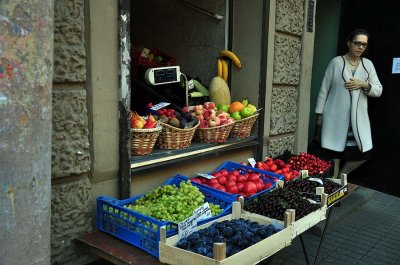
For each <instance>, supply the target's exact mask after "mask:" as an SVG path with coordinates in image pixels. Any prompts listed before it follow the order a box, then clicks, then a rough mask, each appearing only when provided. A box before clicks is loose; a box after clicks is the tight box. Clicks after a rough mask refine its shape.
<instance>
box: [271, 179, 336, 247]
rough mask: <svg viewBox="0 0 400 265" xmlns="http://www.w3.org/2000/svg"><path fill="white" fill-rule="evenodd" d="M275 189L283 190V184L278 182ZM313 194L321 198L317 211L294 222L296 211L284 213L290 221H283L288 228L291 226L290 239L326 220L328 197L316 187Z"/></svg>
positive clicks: (320, 188)
mask: <svg viewBox="0 0 400 265" xmlns="http://www.w3.org/2000/svg"><path fill="white" fill-rule="evenodd" d="M277 187H278V188H284V182H283V181H278V182H277ZM315 192H316V194H317V195H318V196H321V207H320V208H319V209H318V210H316V211H314V212H312V213H310V214H308V215H306V216H304V217H303V218H301V219H299V220H297V221H296V220H295V219H296V211H295V210H294V209H288V210H287V211H286V212H285V215H288V218H289V219H290V220H285V222H286V223H288V224H290V226H291V237H292V239H293V238H295V237H297V236H298V235H300V234H302V233H304V232H305V231H307V230H308V229H309V228H311V227H313V226H314V225H316V224H318V223H319V222H321V221H323V220H325V219H326V210H327V205H326V203H327V197H328V195H327V194H326V193H324V188H323V187H317V188H316V191H315ZM285 218H286V216H285ZM280 222H281V223H284V222H282V221H280ZM284 225H286V224H284Z"/></svg>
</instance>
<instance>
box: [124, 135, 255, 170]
mask: <svg viewBox="0 0 400 265" xmlns="http://www.w3.org/2000/svg"><path fill="white" fill-rule="evenodd" d="M257 145H259V143H258V141H257V137H256V136H255V135H251V136H250V137H247V138H241V139H228V141H226V142H225V143H222V144H206V143H199V142H193V143H192V145H191V146H189V147H187V148H184V149H180V150H162V149H154V150H153V152H152V153H151V154H148V155H145V156H131V159H130V161H131V172H132V173H137V172H143V171H147V170H149V169H154V168H161V167H162V166H167V165H170V164H173V163H176V162H179V161H186V160H191V159H193V158H194V157H195V156H196V157H198V156H200V157H206V156H211V155H216V154H219V153H223V152H227V151H230V150H234V149H240V148H245V147H254V146H257Z"/></svg>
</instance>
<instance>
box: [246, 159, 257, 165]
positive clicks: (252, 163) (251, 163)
mask: <svg viewBox="0 0 400 265" xmlns="http://www.w3.org/2000/svg"><path fill="white" fill-rule="evenodd" d="M247 161H249V163H250V165H251V166H252V167H255V166H256V160H255V159H254V158H252V157H251V158H249V159H247Z"/></svg>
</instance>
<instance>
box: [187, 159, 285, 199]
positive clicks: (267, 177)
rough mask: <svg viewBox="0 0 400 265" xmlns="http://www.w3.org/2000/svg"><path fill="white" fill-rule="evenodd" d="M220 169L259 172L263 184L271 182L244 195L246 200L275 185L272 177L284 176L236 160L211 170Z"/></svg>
mask: <svg viewBox="0 0 400 265" xmlns="http://www.w3.org/2000/svg"><path fill="white" fill-rule="evenodd" d="M222 169H226V170H227V171H228V172H231V171H232V170H238V171H239V172H240V174H245V173H248V172H256V173H259V174H260V178H261V179H262V180H263V181H264V184H266V183H267V182H269V183H272V186H271V187H270V188H269V189H266V190H262V191H260V192H257V193H256V194H254V195H253V196H250V197H244V198H245V199H246V200H247V199H251V198H253V197H255V196H258V195H260V194H262V193H265V192H269V191H270V190H272V189H274V188H275V187H276V181H275V180H274V178H276V179H278V180H283V179H284V177H283V176H282V175H279V174H276V173H273V172H270V171H265V170H261V169H258V168H253V167H249V166H245V165H242V164H239V163H236V162H232V161H226V162H224V163H223V164H222V165H221V166H219V167H218V168H217V169H215V170H214V171H213V172H215V171H220V170H222ZM213 172H210V173H209V174H210V175H211V174H212V173H213ZM192 183H194V182H192ZM196 184H198V185H201V186H203V187H208V188H211V187H209V186H207V185H205V184H199V183H196ZM211 189H214V188H211ZM214 190H216V189H214ZM221 192H222V193H225V194H229V195H233V194H230V193H228V192H223V191H221ZM234 196H236V198H237V197H238V196H239V195H237V194H236V195H234Z"/></svg>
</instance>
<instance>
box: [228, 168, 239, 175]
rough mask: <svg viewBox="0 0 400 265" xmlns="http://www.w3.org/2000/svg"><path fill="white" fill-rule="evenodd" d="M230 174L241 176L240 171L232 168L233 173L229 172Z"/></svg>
mask: <svg viewBox="0 0 400 265" xmlns="http://www.w3.org/2000/svg"><path fill="white" fill-rule="evenodd" d="M229 174H231V175H235V176H239V175H240V172H239V171H237V170H236V169H235V170H232V171H231V173H229Z"/></svg>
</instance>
